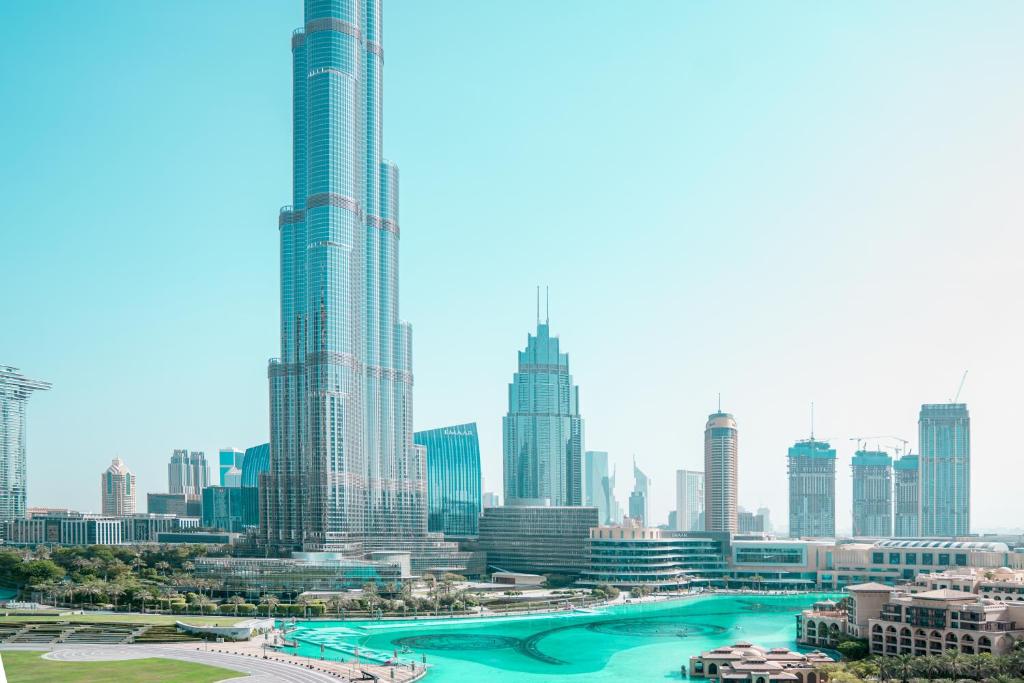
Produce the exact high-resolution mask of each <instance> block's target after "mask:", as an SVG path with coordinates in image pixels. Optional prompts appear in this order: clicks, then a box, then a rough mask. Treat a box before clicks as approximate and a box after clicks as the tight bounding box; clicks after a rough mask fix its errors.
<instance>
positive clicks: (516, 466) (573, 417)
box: [502, 320, 583, 506]
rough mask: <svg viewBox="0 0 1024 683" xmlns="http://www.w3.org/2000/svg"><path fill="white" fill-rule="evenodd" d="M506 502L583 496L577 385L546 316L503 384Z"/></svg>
mask: <svg viewBox="0 0 1024 683" xmlns="http://www.w3.org/2000/svg"><path fill="white" fill-rule="evenodd" d="M502 432H503V440H504V456H505V457H504V460H505V462H504V465H505V504H506V505H512V504H513V503H514V502H515V501H517V500H520V501H522V500H526V501H539V500H548V501H550V504H551V505H556V506H560V505H581V504H582V502H583V481H582V480H583V476H582V467H583V462H582V460H583V418H581V417H580V412H579V387H577V386H576V385H575V384H573V382H572V375H570V374H569V354H566V353H561V352H560V351H559V347H558V337H552V336H551V334H550V329H549V326H548V323H547V322H544V323H541V322H540V321H539V320H538V322H537V334H536V335H532V334H531V335H529V336H528V338H527V342H526V349H525V350H524V351H520V352H519V370H518V372H516V373H515V374H514V375H513V378H512V383H511V384H509V385H508V415H506V416H505V418H504V419H503V420H502Z"/></svg>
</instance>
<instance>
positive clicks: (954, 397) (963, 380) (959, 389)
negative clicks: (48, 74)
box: [950, 370, 967, 403]
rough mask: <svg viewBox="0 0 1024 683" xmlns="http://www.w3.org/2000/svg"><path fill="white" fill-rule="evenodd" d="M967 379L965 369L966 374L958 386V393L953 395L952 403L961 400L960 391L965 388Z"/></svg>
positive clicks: (965, 373)
mask: <svg viewBox="0 0 1024 683" xmlns="http://www.w3.org/2000/svg"><path fill="white" fill-rule="evenodd" d="M966 381H967V371H966V370H964V376H963V377H961V378H960V386H958V387H957V388H956V395H955V396H953V399H952V400H951V401H950V403H956V402H957V401H959V400H960V392H961V391H963V390H964V382H966Z"/></svg>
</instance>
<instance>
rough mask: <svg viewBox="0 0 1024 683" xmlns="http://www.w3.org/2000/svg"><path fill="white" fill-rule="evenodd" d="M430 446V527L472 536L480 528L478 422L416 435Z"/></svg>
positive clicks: (448, 533) (453, 535) (457, 535)
mask: <svg viewBox="0 0 1024 683" xmlns="http://www.w3.org/2000/svg"><path fill="white" fill-rule="evenodd" d="M413 440H414V441H415V443H416V445H418V446H423V447H424V448H426V449H427V527H428V529H429V530H430V531H438V532H441V533H443V534H444V535H445V538H449V537H451V538H473V537H476V535H477V533H478V531H479V528H480V510H481V505H482V501H481V495H482V492H481V480H480V439H479V437H478V436H477V431H476V423H475V422H472V423H470V424H462V425H455V426H452V427H441V428H439V429H430V430H427V431H423V432H416V433H415V434H414V435H413Z"/></svg>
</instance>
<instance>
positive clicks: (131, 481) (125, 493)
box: [100, 458, 135, 517]
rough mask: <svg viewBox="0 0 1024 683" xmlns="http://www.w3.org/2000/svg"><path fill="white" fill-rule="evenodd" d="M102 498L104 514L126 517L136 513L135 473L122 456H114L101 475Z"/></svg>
mask: <svg viewBox="0 0 1024 683" xmlns="http://www.w3.org/2000/svg"><path fill="white" fill-rule="evenodd" d="M100 499H101V501H102V508H103V514H104V515H107V516H109V517H126V516H128V515H133V514H135V475H134V474H132V473H131V471H130V470H129V469H128V466H127V465H125V464H124V461H123V460H121V458H114V460H113V462H112V463H111V464H110V467H108V468H107V469H106V471H105V472H104V473H103V474H101V475H100Z"/></svg>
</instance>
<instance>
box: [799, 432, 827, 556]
mask: <svg viewBox="0 0 1024 683" xmlns="http://www.w3.org/2000/svg"><path fill="white" fill-rule="evenodd" d="M788 461H789V536H790V538H803V537H808V536H810V537H834V536H835V535H836V451H835V449H834V448H832V447H831V446H830V445H829V444H828V443H826V442H824V441H815V440H814V439H807V440H805V441H797V442H796V443H795V444H794V445H793V447H792V448H790V449H789V457H788Z"/></svg>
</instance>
